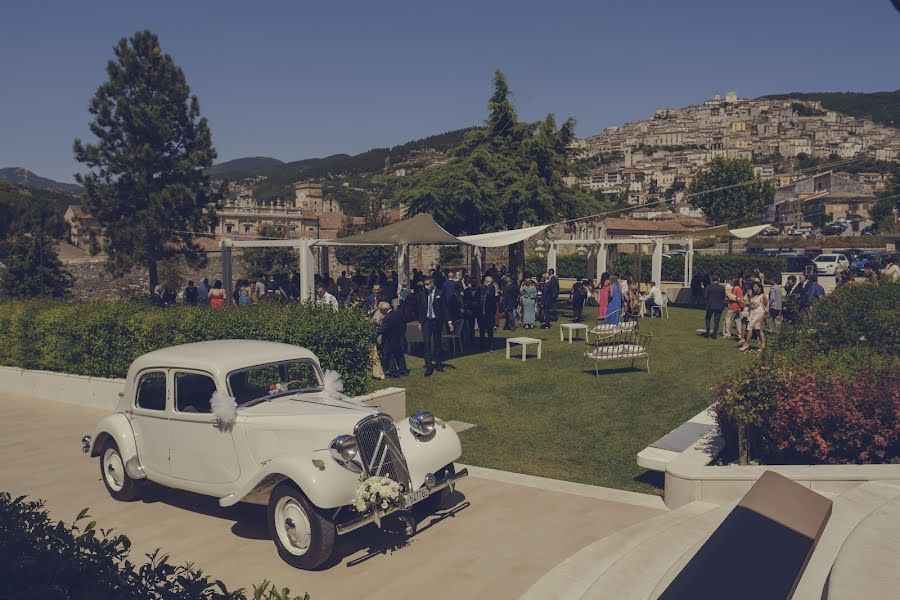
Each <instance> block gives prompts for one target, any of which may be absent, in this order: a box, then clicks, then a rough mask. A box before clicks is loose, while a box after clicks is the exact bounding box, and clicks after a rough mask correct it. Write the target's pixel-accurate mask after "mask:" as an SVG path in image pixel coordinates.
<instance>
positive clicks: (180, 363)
mask: <svg viewBox="0 0 900 600" xmlns="http://www.w3.org/2000/svg"><path fill="white" fill-rule="evenodd" d="M297 359H311V360H313V361H316V362H318V358H317V357H316V355H315V354H313V353H312V352H311V351H309V350H307V349H306V348H303V347H301V346H293V345H291V344H282V343H279V342H264V341H260V340H214V341H209V342H193V343H190V344H181V345H178V346H169V347H167V348H161V349H159V350H154V351H153V352H148V353H147V354H144V355H141V356H139V357H137V358H136V359H135V360H134V362H133V363H131V368H130V369H129V375H130V374H132V372H137V371H140V370H142V369H148V368H152V367H176V368H185V369H198V370H202V371H208V372H210V373H219V374H220V375H225V374H227V373H229V372H231V371H234V370H235V369H241V368H243V367H250V366H253V365H261V364H265V363H271V362H279V361H284V360H297Z"/></svg>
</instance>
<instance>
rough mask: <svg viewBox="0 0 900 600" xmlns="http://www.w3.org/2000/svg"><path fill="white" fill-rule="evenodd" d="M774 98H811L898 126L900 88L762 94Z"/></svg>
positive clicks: (843, 111)
mask: <svg viewBox="0 0 900 600" xmlns="http://www.w3.org/2000/svg"><path fill="white" fill-rule="evenodd" d="M763 98H771V99H775V100H787V99H789V98H795V99H797V100H812V101H816V100H817V101H819V102H821V103H822V106H823V107H824V108H827V109H828V110H833V111H835V112H840V113H844V114H847V115H851V116H853V117H859V118H865V119H871V120H873V121H875V122H876V123H880V124H882V125H890V126H893V127H900V90H896V91H893V92H871V93H865V92H812V93H805V92H791V93H789V94H772V95H769V96H763Z"/></svg>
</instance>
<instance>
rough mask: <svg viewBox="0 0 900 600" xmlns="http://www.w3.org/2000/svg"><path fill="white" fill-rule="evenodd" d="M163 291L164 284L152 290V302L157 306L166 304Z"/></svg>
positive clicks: (160, 306) (161, 306)
mask: <svg viewBox="0 0 900 600" xmlns="http://www.w3.org/2000/svg"><path fill="white" fill-rule="evenodd" d="M162 292H163V286H161V285H158V286H156V287H155V288H153V291H152V292H150V303H151V304H153V306H155V307H157V308H163V307H164V306H165V305H166V303H165V302H163V297H162Z"/></svg>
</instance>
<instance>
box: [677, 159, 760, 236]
mask: <svg viewBox="0 0 900 600" xmlns="http://www.w3.org/2000/svg"><path fill="white" fill-rule="evenodd" d="M687 194H688V196H690V200H691V204H693V205H694V206H696V207H697V208H699V209H700V210H702V211H703V214H704V215H706V218H707V219H709V221H710V222H711V223H713V224H715V225H732V226H735V225H743V224H747V223H749V222H751V221H754V220H759V219H760V218H761V217H762V214H763V212H764V211H765V209H766V208H767V207H769V206H770V205H771V204H772V200H773V198H774V196H775V188H774V186H773V185H772V182H771V181H763V180H762V179H760V178H759V177H756V176H755V175H754V174H753V164H752V163H751V162H750V161H749V160H747V159H724V158H716V159H714V160H713V161H712V162H711V163H710V164H709V166H708V167H706V168H705V169H703V170H702V171H700V172H699V173H697V175H696V176H695V177H694V179H693V181H691V184H690V186H688V189H687Z"/></svg>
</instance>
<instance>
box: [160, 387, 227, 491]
mask: <svg viewBox="0 0 900 600" xmlns="http://www.w3.org/2000/svg"><path fill="white" fill-rule="evenodd" d="M171 386H172V396H173V406H174V410H173V412H172V416H171V420H170V424H171V426H170V431H171V433H170V436H169V448H170V450H171V460H172V476H173V477H175V478H177V479H184V480H187V481H192V482H196V483H204V484H223V483H230V482H232V481H235V480H236V479H237V478H238V477H239V476H240V474H241V471H240V466H239V464H238V457H237V451H236V450H235V447H234V440H233V438H232V436H231V429H230V428H224V427H220V426H219V424H218V420H217V419H216V417H215V416H214V415H213V414H212V408H211V405H210V399H211V397H212V395H213V393H214V392H215V391H216V383H215V379H214V378H213V377H212V376H211V375H210V374H209V373H204V372H202V371H191V370H186V369H182V370H173V371H172V373H171Z"/></svg>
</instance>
